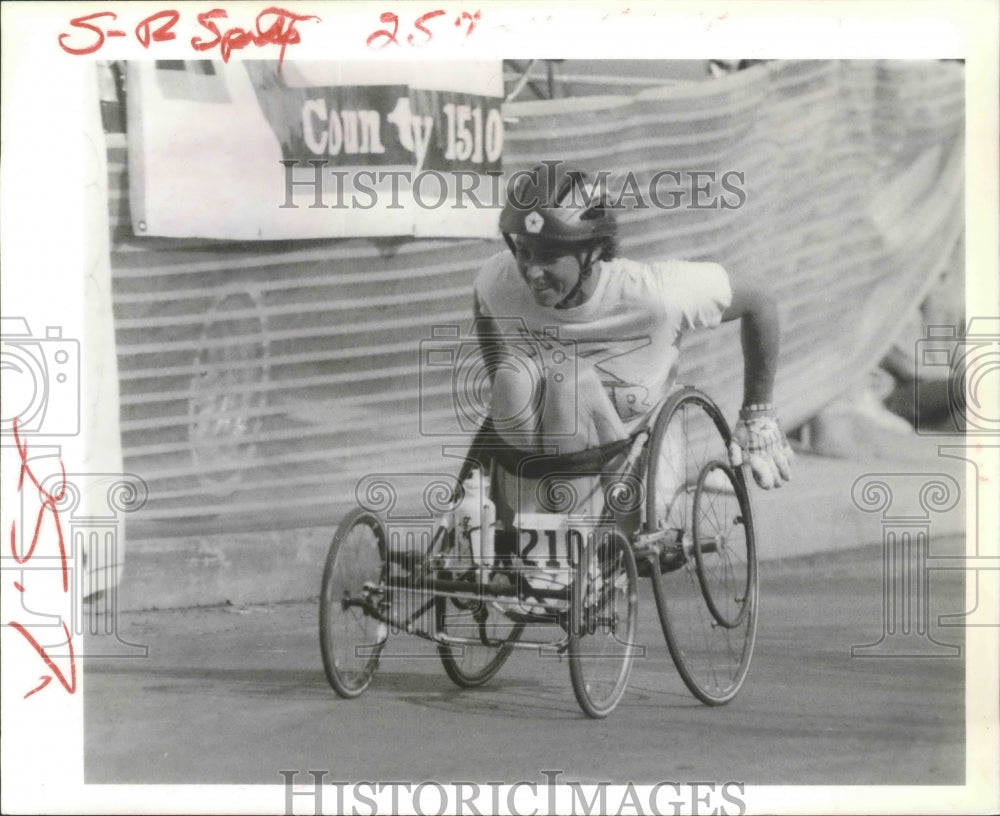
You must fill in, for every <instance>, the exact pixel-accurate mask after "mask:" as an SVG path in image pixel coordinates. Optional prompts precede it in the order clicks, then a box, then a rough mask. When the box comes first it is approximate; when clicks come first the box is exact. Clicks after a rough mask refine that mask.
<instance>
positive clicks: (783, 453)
mask: <svg viewBox="0 0 1000 816" xmlns="http://www.w3.org/2000/svg"><path fill="white" fill-rule="evenodd" d="M793 457H794V453H793V451H792V448H791V446H790V445H789V444H788V440H787V439H786V438H785V434H784V432H783V431H782V430H781V427H780V426H779V425H778V418H777V417H776V416H775V415H774V409H773V408H772V407H771V406H770V405H763V406H750V407H748V408H744V409H742V410H741V411H740V419H739V421H738V422H737V423H736V427H735V428H734V429H733V438H732V441H731V442H730V443H729V463H730V464H731V465H732V466H733V467H739V466H740V465H742V464H744V463H746V464H748V465H750V471H751V472H752V473H753V478H754V481H755V482H757V484H758V485H760V487H762V488H764V490H770V489H771V488H772V487H781V483H782V482H783V481H785V482H787V481H788V480H789V479H790V478H791V476H792V470H791V465H792V458H793Z"/></svg>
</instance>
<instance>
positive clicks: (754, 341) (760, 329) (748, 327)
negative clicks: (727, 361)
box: [722, 274, 781, 405]
mask: <svg viewBox="0 0 1000 816" xmlns="http://www.w3.org/2000/svg"><path fill="white" fill-rule="evenodd" d="M729 285H730V288H731V290H732V293H733V296H732V300H731V301H730V303H729V308H728V309H726V310H725V311H724V312H723V313H722V320H723V321H729V320H737V319H739V320H740V321H741V325H740V340H741V342H742V344H743V404H744V405H760V404H765V403H769V402H771V395H772V393H773V391H774V375H775V372H776V371H777V368H778V350H779V348H780V345H781V328H780V324H779V321H778V301H777V299H776V298H775V296H774V293H773V292H772V291H771V289H770V287H769V286H768V285H767V284H766V283H764V282H763V281H762V280H761V279H760V278H759V277H757V276H752V275H732V274H731V275H730V278H729Z"/></svg>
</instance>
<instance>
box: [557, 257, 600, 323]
mask: <svg viewBox="0 0 1000 816" xmlns="http://www.w3.org/2000/svg"><path fill="white" fill-rule="evenodd" d="M596 252H597V247H596V246H592V247H590V249H588V250H587V254H586V255H584V254H583V253H578V254H577V256H576V260H577V263H578V264H580V276H579V277H578V278H577V279H576V284H575V285H574V286H573V288H572V289H570V290H569V293H568V294H567V295H566V297H564V298H563V299H562V300H560V301H559V302H558V303H557V304H556V305H555V307H554V308H556V309H569V308H572V301H573V298H575V297H576V296H577V294H579V292H580V288H581V287H582V286H583V283H584V281H586V280H587V278H589V277H590V273H591V272H592V271H593V269H594V254H595V253H596Z"/></svg>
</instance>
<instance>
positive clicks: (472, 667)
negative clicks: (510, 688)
mask: <svg viewBox="0 0 1000 816" xmlns="http://www.w3.org/2000/svg"><path fill="white" fill-rule="evenodd" d="M435 610H436V613H435V614H436V615H437V630H438V632H439V633H442V634H447V635H453V636H460V637H467V638H476V639H478V641H479V642H478V643H476V644H450V643H438V647H437V649H438V655H439V656H440V658H441V664H442V665H443V666H444V670H445V673H446V674H447V675H448V677H449V678H450V679H451V681H452V682H453V683H454V684H455V685H456V686H460V687H461V688H475V687H476V686H481V685H483V683H486V682H487V681H488V680H490V679H491V678H492V677H493V676H494V675H495V674H496V673H497V672H498V671H500V667H501V666H503V664H504V663H506V662H507V658H508V657H510V653H511V652H512V651H514V644H515V643H516V642H517V641H518V640H519V639H520V638H521V634H522V633H523V632H524V624H523V623H520V622H515V621H512V620H511V619H510V618H508V617H507V616H506V615H504V614H503V612H502V611H500V610H499V609H498V608H497V607H496V606H495V605H494V604H493V603H492V602H491V601H489V600H481V601H474V602H472V603H471V604H467V603H465V602H463V603H461V604H455V603H453V602H452V601H451V600H449V599H448V598H443V597H441V598H438V599H437V600H436V603H435Z"/></svg>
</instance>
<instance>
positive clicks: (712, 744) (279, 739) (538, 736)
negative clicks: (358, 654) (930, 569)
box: [84, 540, 965, 785]
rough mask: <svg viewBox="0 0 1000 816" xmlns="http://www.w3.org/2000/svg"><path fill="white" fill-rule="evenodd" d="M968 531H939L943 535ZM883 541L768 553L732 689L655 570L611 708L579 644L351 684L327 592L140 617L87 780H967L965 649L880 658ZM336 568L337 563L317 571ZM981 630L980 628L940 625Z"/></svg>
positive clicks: (110, 693) (943, 599) (425, 665)
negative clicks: (460, 671) (675, 646)
mask: <svg viewBox="0 0 1000 816" xmlns="http://www.w3.org/2000/svg"><path fill="white" fill-rule="evenodd" d="M960 544H961V542H960V541H958V540H945V541H935V542H932V545H931V548H932V552H933V553H942V554H944V553H954V552H957V550H958V548H959V546H960ZM881 557H882V551H881V547H866V548H863V549H855V550H850V551H846V552H840V553H836V554H829V555H821V556H812V557H807V558H798V559H793V560H788V561H785V562H773V561H772V562H766V563H764V564H763V565H762V584H761V616H760V633H759V637H758V641H757V649H756V653H755V656H754V661H753V667H752V669H751V673H750V677H749V678H748V680H747V684H746V686H745V687H744V689H743V691H742V692H741V694H740V696H739V697H738V698H737V699H736V700H735V701H733V702H732V703H731V704H730V705H728V706H725V707H721V708H707V707H704V706H702V705H701V704H699V703H698V702H697V701H695V699H694V698H693V697H691V696H690V694H689V693H688V692H687V691H686V689H685V688H684V686H683V685H682V683H681V681H680V679H679V677H678V675H677V673H676V671H675V670H674V669H673V666H672V664H671V663H670V658H669V655H668V653H667V650H666V648H665V646H664V644H663V640H662V636H661V635H660V632H659V628H658V622H657V619H656V615H655V610H654V606H653V600H652V596H651V594H650V593H649V592H647V591H645V590H648V587H647V586H645V582H644V592H643V597H642V600H641V611H640V641H642V642H645V643H647V644H649V645H650V647H651V648H650V650H649V654H648V657H647V658H646V659H644V660H640V661H638V662H637V664H636V666H635V669H634V671H633V673H632V678H631V682H630V684H629V690H628V692H627V694H626V696H625V698H624V699H623V701H622V702H621V704H620V706H619V707H618V709H617V710H616V711H615V712H614V713H613V714H612V715H611V717H610V718H608V719H606V720H601V721H594V720H590V719H588V718H586V717H585V716H583V714H582V713H581V712H580V710H579V709H578V707H577V704H576V702H575V699H574V697H573V693H572V689H571V686H570V682H569V672H568V666H567V664H566V663H565V662H559V661H553V660H545V661H542V660H539V658H538V657H537V655H536V654H535V653H532V652H516V653H515V655H514V657H512V659H511V660H510V662H509V663H508V664H507V665H506V666H505V667H504V668H503V670H502V671H501V672H500V674H499V675H498V676H497V677H496V678H494V680H493V681H491V682H490V683H489V684H488V685H487V686H485V687H483V688H481V689H477V690H471V691H469V690H460V689H458V688H456V687H454V686H453V685H452V683H451V682H450V681H449V680H448V679H447V677H446V676H445V674H444V672H443V670H442V669H441V666H440V663H439V661H438V660H437V658H436V656H435V654H434V652H433V650H432V648H431V647H430V646H429V645H428V644H425V643H424V642H422V641H417V640H415V639H412V638H404V637H403V636H400V637H399V638H398V639H397V638H395V637H394V638H392V639H390V646H391V647H392V649H391V651H392V650H395V651H406V650H409V651H410V652H417V653H418V654H414V656H412V657H409V658H387V659H385V660H384V661H383V665H382V667H381V668H380V671H379V675H378V676H377V677H376V680H375V683H374V685H373V686H372V687H371V688H370V689H369V690H368V692H367V693H366V694H365V695H364V696H362V697H361V698H359V699H357V700H353V701H345V700H340V699H339V698H337V697H336V696H335V695H334V693H333V691H332V690H331V689H330V688H329V686H328V685H327V683H326V680H325V678H324V675H323V671H322V666H321V663H320V657H319V651H318V645H317V633H316V614H317V612H316V611H317V605H316V603H315V602H308V603H307V602H303V603H295V604H281V605H270V606H259V607H245V608H237V607H225V608H203V609H194V610H178V611H154V612H134V613H126V614H124V615H123V616H122V618H121V621H120V634H121V637H122V638H123V639H124V640H126V641H130V642H133V643H144V644H148V646H149V649H150V651H149V656H148V658H146V659H140V658H127V659H107V658H104V659H95V660H88V661H87V662H86V665H85V670H84V684H85V685H84V698H85V720H84V723H85V743H86V757H87V760H86V766H85V779H86V782H87V783H229V784H237V783H266V784H275V785H276V784H280V783H281V777H280V776H279V774H278V771H279V770H281V769H300V770H301V771H303V776H304V772H305V771H306V770H307V769H326V770H328V771H329V772H330V776H329V777H328V780H329V779H337V780H360V779H375V780H410V781H420V780H438V781H456V780H485V779H488V780H506V781H508V782H512V781H515V780H535V781H539V782H543V781H544V779H543V778H542V777H541V776H540V774H541V772H542V771H543V770H559V771H563V772H564V774H565V775H564V776H563V777H562V780H571V779H575V780H581V781H599V780H609V781H614V782H624V781H627V780H628V781H633V782H636V783H640V782H641V783H647V784H648V783H652V782H656V781H660V780H676V779H681V780H691V779H710V780H719V781H721V780H740V781H744V782H746V783H747V784H766V785H770V784H783V785H790V784H797V785H811V784H846V783H853V784H910V785H912V784H932V785H935V784H938V785H939V784H961V783H962V781H963V779H964V765H965V727H964V688H965V672H964V659H962V658H957V659H956V658H936V659H926V658H924V659H915V658H894V659H873V658H867V659H861V658H856V657H854V658H852V657H851V646H852V645H858V644H864V643H868V642H871V641H874V640H877V639H878V637H879V636H880V634H881V632H882V620H883V617H882V616H883V612H882V561H881ZM317 579H318V576H317ZM929 598H930V611H931V617H932V623H933V622H934V621H936V618H937V615H938V614H940V613H946V612H959V611H961V609H962V608H963V605H964V580H963V573H961V572H959V571H952V572H943V571H942V572H939V573H934V574H932V580H931V584H930V593H929ZM932 634H934V636H935V637H936V638H937V639H938V640H940V641H942V642H947V643H952V644H956V645H962V642H963V638H962V631H961V630H960V629H955V628H949V629H937V628H936V624H935V627H934V628H933V629H932Z"/></svg>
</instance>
